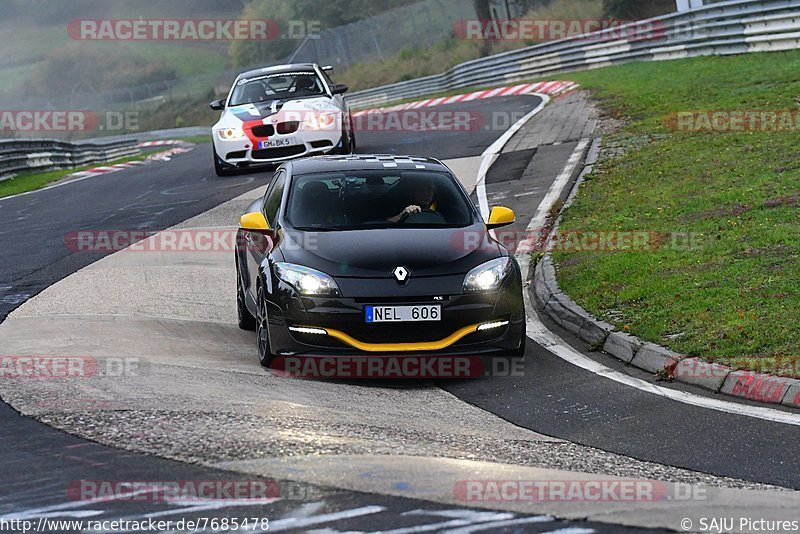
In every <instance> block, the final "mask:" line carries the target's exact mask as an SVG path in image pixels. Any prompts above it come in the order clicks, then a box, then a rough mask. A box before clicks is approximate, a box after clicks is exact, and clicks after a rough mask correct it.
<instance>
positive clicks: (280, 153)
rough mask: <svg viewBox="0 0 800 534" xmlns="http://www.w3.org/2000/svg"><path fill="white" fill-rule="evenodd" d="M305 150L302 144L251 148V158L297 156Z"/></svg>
mask: <svg viewBox="0 0 800 534" xmlns="http://www.w3.org/2000/svg"><path fill="white" fill-rule="evenodd" d="M305 151H306V147H305V146H303V145H295V146H285V147H281V148H266V149H264V150H253V159H280V158H290V157H292V156H298V155H300V154H302V153H303V152H305Z"/></svg>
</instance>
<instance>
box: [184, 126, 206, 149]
mask: <svg viewBox="0 0 800 534" xmlns="http://www.w3.org/2000/svg"><path fill="white" fill-rule="evenodd" d="M208 129H209V130H211V127H210V126H209V128H208ZM178 140H179V141H186V142H187V143H192V144H195V145H203V144H206V143H210V142H211V134H209V135H195V136H194V137H179V138H178Z"/></svg>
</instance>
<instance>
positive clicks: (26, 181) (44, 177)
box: [0, 155, 147, 198]
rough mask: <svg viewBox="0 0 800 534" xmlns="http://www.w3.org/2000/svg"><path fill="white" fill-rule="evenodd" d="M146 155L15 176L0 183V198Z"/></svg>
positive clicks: (33, 189)
mask: <svg viewBox="0 0 800 534" xmlns="http://www.w3.org/2000/svg"><path fill="white" fill-rule="evenodd" d="M146 157H147V155H139V156H131V157H128V158H122V159H118V160H114V161H110V162H108V163H95V164H92V165H87V166H84V167H78V168H75V169H58V170H55V171H48V172H26V173H22V174H19V175H17V176H15V177H14V178H11V179H9V180H5V181H2V182H0V198H3V197H8V196H11V195H18V194H20V193H27V192H29V191H35V190H37V189H41V188H43V187H46V186H48V185H50V184H53V183H55V182H58V181H59V180H61V179H63V178H65V177H67V176H69V175H70V174H74V173H76V172H81V171H85V170H88V169H93V168H95V167H99V166H105V165H116V164H118V163H128V162H131V161H141V160H143V159H145V158H146Z"/></svg>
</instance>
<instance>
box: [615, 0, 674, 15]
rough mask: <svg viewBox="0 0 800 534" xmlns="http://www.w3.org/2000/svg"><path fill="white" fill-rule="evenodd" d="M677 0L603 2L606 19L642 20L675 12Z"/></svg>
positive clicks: (617, 0) (618, 0)
mask: <svg viewBox="0 0 800 534" xmlns="http://www.w3.org/2000/svg"><path fill="white" fill-rule="evenodd" d="M675 7H676V6H675V0H635V1H633V0H603V11H604V13H605V16H606V17H609V18H615V19H621V20H640V19H646V18H650V17H657V16H659V15H666V14H667V13H672V12H673V11H675Z"/></svg>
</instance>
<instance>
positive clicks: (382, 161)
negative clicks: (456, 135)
mask: <svg viewBox="0 0 800 534" xmlns="http://www.w3.org/2000/svg"><path fill="white" fill-rule="evenodd" d="M284 165H285V166H286V167H289V168H290V170H291V172H292V174H298V175H299V174H312V173H317V172H330V171H342V170H344V171H363V170H385V169H400V170H427V171H439V172H449V169H448V168H447V167H446V166H445V165H444V163H442V162H441V161H439V160H438V159H434V158H425V157H420V156H396V155H391V154H353V155H349V156H315V157H312V158H303V159H298V160H294V161H291V162H289V163H285V164H284Z"/></svg>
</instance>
